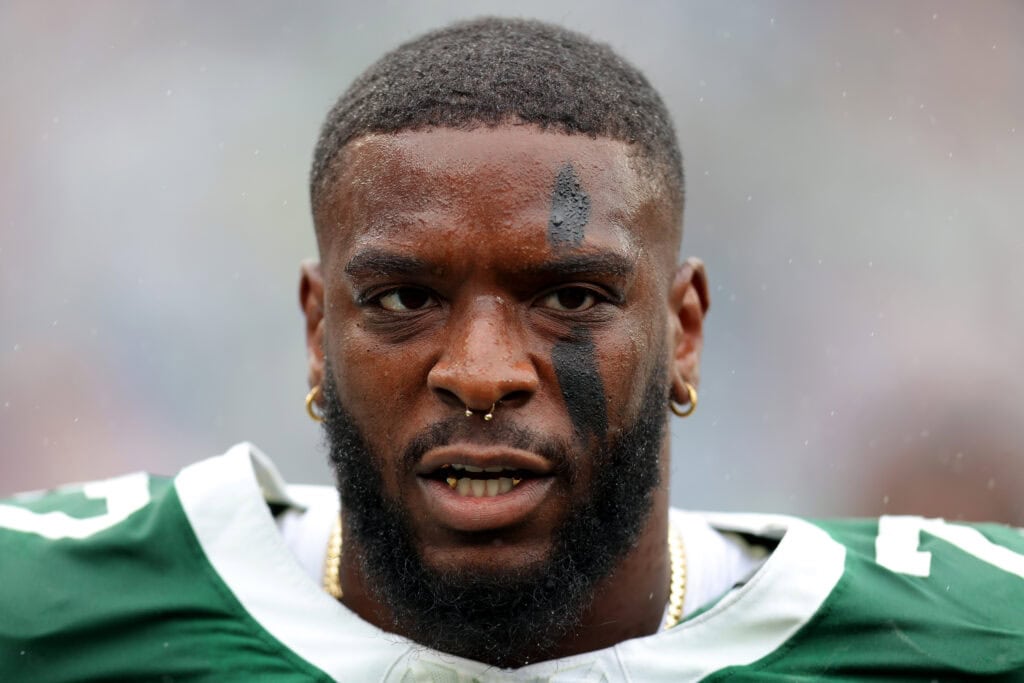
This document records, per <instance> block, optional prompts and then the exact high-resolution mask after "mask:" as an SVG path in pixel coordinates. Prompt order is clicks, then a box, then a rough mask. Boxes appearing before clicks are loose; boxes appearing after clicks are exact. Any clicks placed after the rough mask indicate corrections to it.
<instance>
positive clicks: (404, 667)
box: [175, 444, 846, 683]
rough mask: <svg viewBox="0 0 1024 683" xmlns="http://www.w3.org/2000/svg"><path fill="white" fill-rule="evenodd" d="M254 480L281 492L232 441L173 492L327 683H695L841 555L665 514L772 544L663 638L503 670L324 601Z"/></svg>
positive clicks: (752, 654)
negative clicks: (756, 563) (759, 560)
mask: <svg viewBox="0 0 1024 683" xmlns="http://www.w3.org/2000/svg"><path fill="white" fill-rule="evenodd" d="M254 468H255V469H254ZM257 472H258V474H257ZM257 480H259V481H260V482H261V483H263V488H264V490H267V489H268V488H269V489H275V493H280V492H282V491H287V490H288V489H287V488H286V487H285V486H284V484H283V482H281V481H280V477H279V476H278V475H277V473H276V472H274V471H273V468H272V466H270V464H269V460H267V459H266V457H265V456H263V454H262V453H260V452H259V451H258V450H257V449H256V448H255V447H254V446H252V445H250V444H240V445H238V446H235V447H234V448H232V449H231V450H230V451H228V452H227V453H226V454H225V455H223V456H219V457H216V458H212V459H210V460H206V461H204V462H201V463H198V464H196V465H193V466H191V467H188V468H186V469H185V470H183V471H182V472H181V474H179V475H178V477H177V479H176V482H175V486H176V488H177V490H178V495H179V498H180V499H181V501H182V505H183V507H184V508H185V511H186V514H187V515H188V518H189V521H190V523H191V524H192V527H193V529H194V530H195V533H196V535H197V537H198V538H199V541H200V543H201V544H202V546H203V549H204V550H205V552H206V554H207V557H208V558H209V560H210V562H211V564H212V565H213V566H214V568H215V569H216V570H217V572H218V573H219V574H220V576H221V578H222V579H223V580H224V582H225V583H226V584H227V585H228V586H229V587H230V589H231V590H232V592H233V593H234V594H235V596H236V597H237V598H238V600H239V601H240V602H241V603H242V605H244V606H245V608H246V609H247V610H248V611H249V613H250V614H251V615H252V616H253V617H254V618H255V619H256V620H257V621H259V623H260V624H262V625H263V627H264V628H266V629H267V631H269V632H270V633H271V634H272V635H273V636H274V637H276V638H277V639H278V640H279V641H281V643H283V644H284V645H285V646H286V647H288V648H289V649H291V650H292V651H294V652H295V653H297V654H298V655H299V656H300V657H302V658H304V659H306V660H307V661H309V662H310V663H312V664H313V665H314V666H317V667H319V668H320V669H322V670H323V671H325V672H327V673H328V674H330V675H331V676H333V677H334V678H335V679H337V680H359V681H374V680H375V681H409V680H431V681H445V680H449V681H463V680H472V679H473V678H479V679H482V680H489V681H491V680H493V681H579V680H610V681H619V680H627V681H636V682H638V683H639V682H647V681H695V680H699V679H701V678H703V677H705V676H707V675H709V674H711V673H714V672H715V671H718V670H719V669H722V668H725V667H729V666H737V665H743V664H749V663H751V662H754V661H757V660H758V659H761V658H762V657H764V656H766V655H768V654H770V653H771V652H773V651H775V650H776V649H777V648H778V647H780V646H781V645H782V644H784V643H785V642H786V640H788V639H789V638H790V637H791V636H792V635H793V634H794V633H795V632H796V631H797V630H798V629H799V628H801V627H802V626H803V625H804V624H806V623H807V621H808V620H809V619H810V618H811V617H812V616H813V615H814V614H815V612H816V611H817V610H818V608H819V607H820V606H821V604H822V603H823V602H824V601H825V600H826V598H827V597H828V595H829V594H830V592H831V591H832V589H833V588H834V587H835V585H836V583H837V582H838V581H839V578H840V577H841V576H842V574H843V568H844V563H845V556H846V550H845V548H843V546H842V545H840V544H839V543H837V542H835V541H834V540H832V539H831V537H829V535H828V534H827V533H826V532H825V531H823V530H822V529H819V528H818V527H815V526H814V525H812V524H810V523H808V522H804V521H802V520H799V519H796V518H792V517H784V516H767V515H735V514H698V513H683V512H680V511H678V510H673V511H672V513H671V514H672V515H673V519H674V521H675V522H676V523H677V524H678V525H680V528H684V529H694V528H697V527H699V526H700V525H702V524H704V520H706V521H707V522H709V523H710V524H711V526H713V527H715V528H717V529H719V530H722V531H735V532H741V533H750V534H754V535H759V536H766V537H769V538H778V539H781V540H780V542H779V545H778V547H777V548H776V550H775V552H774V553H772V555H771V556H770V557H769V558H768V559H767V560H766V561H765V562H764V564H763V566H762V567H761V568H760V570H758V571H757V572H756V573H755V574H754V575H753V576H752V577H751V578H750V580H749V581H748V582H747V583H746V584H745V585H743V586H742V587H740V588H736V589H734V590H732V591H730V592H729V593H728V594H727V595H726V596H725V597H724V598H722V599H721V600H720V601H719V602H718V603H717V604H716V605H715V606H714V607H712V608H711V609H709V610H708V611H707V612H705V613H703V614H701V615H699V616H698V617H696V618H693V619H691V620H689V621H686V622H684V623H682V624H680V625H679V626H676V627H675V628H673V629H670V630H669V631H664V632H659V633H657V634H654V635H651V636H648V637H646V638H637V639H633V640H629V641H625V642H623V643H620V644H618V645H616V646H615V647H613V648H608V649H605V650H599V651H596V652H588V653H583V654H580V655H575V656H573V657H566V658H563V659H559V660H554V661H548V662H540V663H538V664H531V665H529V666H526V667H523V668H521V669H516V670H514V671H504V670H499V669H495V668H493V667H490V666H488V665H486V664H483V663H481V662H474V661H471V660H467V659H462V658H460V657H454V656H451V655H447V654H444V653H440V652H437V651H434V650H430V649H427V648H425V647H423V646H421V645H417V644H415V643H412V642H411V641H408V640H406V639H404V638H400V637H398V636H395V635H393V634H389V633H385V632H383V631H381V630H380V629H377V628H376V627H374V626H372V625H370V624H368V623H367V622H364V621H363V620H361V619H360V618H359V617H357V616H356V615H355V614H354V613H353V612H351V611H349V610H348V609H346V608H345V607H344V606H342V605H341V604H339V603H338V602H336V601H334V600H333V599H332V598H330V597H329V596H328V595H327V594H326V593H324V592H323V591H322V590H321V588H320V585H319V582H318V581H314V580H312V579H311V578H310V577H309V576H308V575H307V574H306V572H305V571H304V569H303V568H302V566H301V565H300V564H299V562H298V561H297V560H296V559H295V557H294V555H292V553H291V552H289V550H288V547H287V545H286V543H285V541H284V538H283V537H282V536H281V534H280V533H279V532H278V529H277V526H276V525H275V524H274V520H273V518H272V517H271V515H270V512H269V511H268V508H267V506H266V503H265V501H264V500H263V498H262V496H261V493H260V486H259V485H258V484H257ZM296 497H299V498H302V496H296ZM684 533H685V532H684Z"/></svg>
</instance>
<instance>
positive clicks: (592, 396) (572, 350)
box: [548, 163, 608, 442]
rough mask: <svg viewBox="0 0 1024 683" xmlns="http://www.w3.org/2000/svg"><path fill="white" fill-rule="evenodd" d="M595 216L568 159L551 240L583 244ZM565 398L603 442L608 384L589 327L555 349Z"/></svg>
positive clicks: (575, 420) (581, 426)
mask: <svg viewBox="0 0 1024 683" xmlns="http://www.w3.org/2000/svg"><path fill="white" fill-rule="evenodd" d="M589 220H590V197H589V196H588V195H587V193H586V192H584V191H583V187H582V185H581V184H580V179H579V176H577V175H576V169H575V168H573V165H572V164H571V163H567V164H565V165H564V166H562V168H560V169H559V171H558V176H557V177H556V178H555V186H554V188H552V190H551V216H550V218H549V219H548V241H549V242H550V243H551V245H552V246H553V247H555V248H556V249H557V248H559V247H574V246H578V245H580V244H582V243H583V237H584V228H585V227H586V225H587V221H589ZM551 362H552V365H553V366H554V369H555V377H557V379H558V385H559V388H560V389H561V391H562V399H563V400H564V401H565V407H566V410H567V411H568V412H569V419H571V420H572V424H573V428H574V429H575V430H576V434H577V435H578V436H579V438H580V439H582V440H587V438H588V437H594V438H596V439H597V440H598V441H599V442H601V441H603V440H604V438H605V434H606V433H607V431H608V408H607V405H606V404H605V396H604V383H603V382H602V381H601V375H600V373H599V372H598V368H597V349H596V347H595V346H594V339H593V337H592V336H591V334H590V331H589V330H588V329H587V328H586V327H582V326H577V327H575V328H573V330H572V332H571V333H570V334H569V336H567V337H563V338H562V339H560V340H558V342H556V343H555V346H554V348H553V349H552V350H551Z"/></svg>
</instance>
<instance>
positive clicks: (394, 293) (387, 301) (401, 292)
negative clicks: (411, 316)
mask: <svg viewBox="0 0 1024 683" xmlns="http://www.w3.org/2000/svg"><path fill="white" fill-rule="evenodd" d="M377 303H378V304H379V305H380V307H381V308H383V309H384V310H385V311H394V312H399V313H400V312H404V311H418V310H420V309H423V308H427V307H428V306H431V305H433V304H434V303H435V302H434V297H432V296H430V293H429V292H427V290H425V289H419V288H417V287H398V288H396V289H392V290H390V291H387V292H384V293H383V294H381V295H380V296H379V297H377Z"/></svg>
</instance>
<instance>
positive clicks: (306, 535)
mask: <svg viewBox="0 0 1024 683" xmlns="http://www.w3.org/2000/svg"><path fill="white" fill-rule="evenodd" d="M288 494H289V496H290V497H291V498H292V499H293V500H294V501H295V502H297V503H299V504H301V505H304V506H305V509H302V508H298V507H290V508H288V509H287V510H286V511H284V512H283V513H281V514H280V515H278V516H277V518H276V520H277V527H278V529H279V530H280V531H281V534H282V536H284V540H285V543H286V544H287V546H288V548H289V549H290V550H291V551H292V553H293V554H294V555H295V557H296V558H297V559H298V561H299V564H301V565H302V568H303V569H304V570H305V571H306V573H307V574H308V575H309V576H310V578H312V579H313V580H314V581H316V582H317V584H318V585H319V584H320V582H321V581H322V580H323V569H324V560H325V559H326V557H327V541H328V538H329V537H330V534H331V528H332V526H333V525H334V520H335V518H336V517H337V515H338V493H337V491H335V490H334V489H332V488H331V487H329V486H303V485H298V486H296V485H290V486H288ZM672 522H673V524H674V525H675V527H676V530H677V531H678V533H679V534H680V536H682V539H683V547H684V548H685V551H686V598H685V600H684V602H683V615H684V616H686V615H688V614H692V613H693V612H695V611H697V610H699V609H701V608H702V607H705V606H706V605H708V604H710V603H712V602H714V601H715V600H717V599H718V598H720V597H721V596H722V595H724V594H725V593H726V592H727V591H729V590H730V589H732V588H733V587H734V586H736V585H739V584H743V583H746V581H747V579H749V578H750V576H751V575H752V574H753V573H754V572H756V571H757V570H758V569H759V568H760V567H761V565H762V564H763V563H764V561H765V559H767V557H768V553H767V551H766V550H765V549H764V548H763V547H761V546H756V545H751V544H749V543H747V542H746V541H745V540H744V539H743V538H742V537H740V536H738V535H736V534H731V533H723V532H721V531H718V530H717V529H714V528H712V527H711V526H710V525H709V524H708V523H707V521H706V520H705V519H704V518H703V517H702V516H701V515H698V514H694V513H688V512H682V511H680V510H673V511H672Z"/></svg>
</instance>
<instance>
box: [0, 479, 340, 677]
mask: <svg viewBox="0 0 1024 683" xmlns="http://www.w3.org/2000/svg"><path fill="white" fill-rule="evenodd" d="M150 492H151V495H152V501H151V502H150V503H149V505H147V506H146V507H144V508H143V509H141V510H139V511H137V512H135V513H134V514H132V515H131V516H130V517H128V518H127V519H126V520H124V521H123V522H121V523H119V524H117V525H115V526H113V527H111V528H108V529H105V530H103V531H101V532H98V533H96V534H95V535H93V536H90V537H88V538H86V539H82V540H75V539H58V540H50V539H46V538H43V537H41V536H38V535H35V534H31V533H24V532H19V531H12V530H10V529H4V528H0V681H47V682H50V681H53V682H58V681H89V680H92V681H161V682H170V681H199V680H210V681H215V680H226V679H230V680H273V681H310V680H330V679H329V678H328V677H327V676H326V675H325V674H324V673H323V672H321V671H319V670H318V669H315V668H313V667H312V666H311V665H310V664H308V663H307V662H305V661H304V660H301V659H300V658H298V657H297V656H296V655H295V654H294V653H292V652H291V651H289V650H287V649H285V648H284V647H283V646H282V645H281V644H280V643H279V642H277V641H276V640H275V639H274V638H273V637H272V636H271V635H270V634H269V633H267V632H266V631H265V630H264V629H263V628H262V627H261V626H260V625H259V624H257V623H256V622H255V621H254V620H253V619H252V618H251V617H250V616H249V614H248V613H247V612H246V611H245V610H244V609H243V608H242V606H241V605H240V604H239V603H238V602H237V601H236V600H235V598H234V597H233V595H232V594H231V593H230V591H229V590H228V588H227V587H226V586H225V585H224V583H223V582H222V581H221V580H220V579H219V577H218V576H217V575H216V574H215V573H214V571H213V568H212V567H211V566H210V564H209V563H208V562H207V560H206V557H205V556H204V554H203V552H202V550H201V549H200V547H199V544H198V541H197V540H196V538H195V536H194V534H193V533H192V530H191V527H190V526H189V525H188V523H187V518H186V517H185V514H184V511H183V510H182V509H181V505H180V503H179V501H178V498H177V495H176V494H175V491H174V488H173V486H172V482H171V481H170V480H167V479H159V480H157V479H153V480H151V482H150ZM48 498H50V500H49V501H47V500H46V499H40V500H36V501H33V502H32V503H30V504H29V505H27V506H26V507H31V508H32V509H34V510H36V511H46V510H51V509H55V508H57V507H63V506H62V505H61V504H62V503H63V504H66V508H65V511H67V512H70V513H72V514H76V516H77V513H76V511H75V508H76V507H77V506H79V505H85V504H88V505H89V506H93V508H92V509H93V511H94V513H96V514H100V513H103V512H105V511H106V509H105V502H104V501H102V500H100V501H95V500H86V499H84V498H82V497H81V496H80V495H79V496H76V495H75V494H74V493H66V492H58V493H55V494H53V496H51V497H48ZM11 502H12V501H7V503H8V504H10V503H11ZM97 503H98V504H99V506H100V507H99V508H98V509H97V508H95V505H96V504H97ZM17 504H19V505H20V504H22V502H21V501H17ZM78 512H79V513H80V512H82V509H81V508H78Z"/></svg>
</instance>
